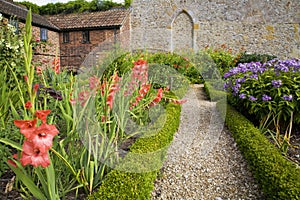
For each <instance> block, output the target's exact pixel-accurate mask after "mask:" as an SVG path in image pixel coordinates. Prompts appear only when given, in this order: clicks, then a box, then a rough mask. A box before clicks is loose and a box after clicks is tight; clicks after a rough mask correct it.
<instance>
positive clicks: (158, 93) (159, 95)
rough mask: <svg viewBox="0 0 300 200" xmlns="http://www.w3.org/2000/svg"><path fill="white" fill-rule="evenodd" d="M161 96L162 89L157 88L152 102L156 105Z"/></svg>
mask: <svg viewBox="0 0 300 200" xmlns="http://www.w3.org/2000/svg"><path fill="white" fill-rule="evenodd" d="M162 96H163V89H162V88H159V90H158V91H157V95H156V97H155V99H154V100H153V102H154V103H158V102H160V101H161V98H162Z"/></svg>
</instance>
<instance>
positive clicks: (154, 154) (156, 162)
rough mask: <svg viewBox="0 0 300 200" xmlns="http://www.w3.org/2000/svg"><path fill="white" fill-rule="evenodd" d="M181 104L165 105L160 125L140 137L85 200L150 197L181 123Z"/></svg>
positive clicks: (131, 199) (133, 199) (125, 199)
mask: <svg viewBox="0 0 300 200" xmlns="http://www.w3.org/2000/svg"><path fill="white" fill-rule="evenodd" d="M180 111H181V107H180V105H175V104H168V105H167V106H166V114H165V115H164V116H161V118H162V119H159V121H161V122H162V123H163V127H162V128H161V129H160V130H159V131H158V132H157V133H156V134H151V135H149V136H148V137H141V138H139V139H138V140H137V141H136V142H135V143H134V144H133V145H132V146H131V147H130V153H128V154H127V155H126V156H125V158H124V160H123V162H122V163H120V164H119V165H118V166H117V167H116V168H115V169H113V170H112V171H111V172H109V173H108V175H107V177H106V179H105V180H104V181H103V182H102V184H101V186H100V187H99V190H98V191H96V192H94V193H93V194H92V195H90V196H89V197H88V198H87V199H88V200H95V199H101V200H106V199H111V200H116V199H118V200H139V199H141V200H144V199H150V198H151V192H152V190H153V189H154V181H155V179H156V176H157V173H158V171H159V169H160V168H161V166H162V164H163V161H164V159H165V156H166V152H167V149H168V146H169V144H170V143H171V142H172V140H173V136H174V134H175V132H176V130H177V128H178V126H179V122H180Z"/></svg>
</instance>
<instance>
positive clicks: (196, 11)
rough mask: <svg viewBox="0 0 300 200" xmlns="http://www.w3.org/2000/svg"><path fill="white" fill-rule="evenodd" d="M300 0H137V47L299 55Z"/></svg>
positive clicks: (134, 32) (133, 21)
mask: <svg viewBox="0 0 300 200" xmlns="http://www.w3.org/2000/svg"><path fill="white" fill-rule="evenodd" d="M299 23H300V1H299V0H155V1H154V0H134V1H133V3H132V14H131V27H132V36H131V40H132V48H134V49H157V50H159V49H160V50H166V51H187V50H188V49H191V48H192V49H193V50H195V51H197V50H199V49H202V48H204V47H205V46H211V47H218V46H220V45H222V44H226V45H227V46H229V47H231V48H232V49H233V52H239V51H241V50H246V51H247V52H258V53H267V54H273V55H277V56H279V57H282V58H287V57H299V56H300V39H299V35H300V30H299Z"/></svg>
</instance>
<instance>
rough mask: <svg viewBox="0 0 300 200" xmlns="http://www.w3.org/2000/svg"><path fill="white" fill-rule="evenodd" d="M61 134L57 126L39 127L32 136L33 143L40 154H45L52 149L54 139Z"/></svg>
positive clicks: (45, 125)
mask: <svg viewBox="0 0 300 200" xmlns="http://www.w3.org/2000/svg"><path fill="white" fill-rule="evenodd" d="M58 133H59V131H58V130H57V128H56V127H55V125H49V124H42V125H41V126H39V127H37V128H36V129H35V131H34V134H33V135H32V138H31V140H32V143H33V146H34V147H35V148H38V149H39V150H40V152H42V153H45V152H46V151H48V150H49V149H50V148H51V147H52V140H53V138H54V137H55V136H56V135H57V134H58Z"/></svg>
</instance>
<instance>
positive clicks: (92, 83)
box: [89, 76, 100, 90]
mask: <svg viewBox="0 0 300 200" xmlns="http://www.w3.org/2000/svg"><path fill="white" fill-rule="evenodd" d="M99 84H100V81H99V78H97V77H96V76H92V77H90V78H89V86H90V89H91V90H93V89H95V88H97V87H98V86H99Z"/></svg>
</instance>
